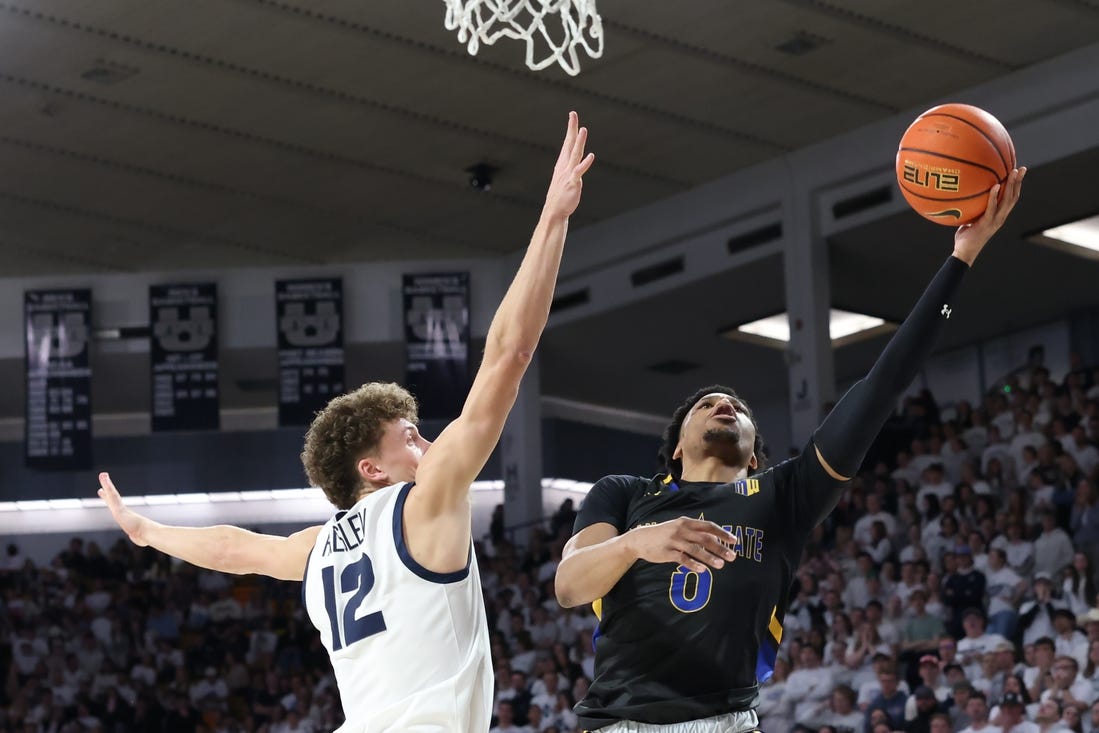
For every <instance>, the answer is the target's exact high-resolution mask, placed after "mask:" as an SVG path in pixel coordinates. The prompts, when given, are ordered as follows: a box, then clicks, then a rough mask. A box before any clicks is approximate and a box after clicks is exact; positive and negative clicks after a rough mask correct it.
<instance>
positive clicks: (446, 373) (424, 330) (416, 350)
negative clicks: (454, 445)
mask: <svg viewBox="0 0 1099 733" xmlns="http://www.w3.org/2000/svg"><path fill="white" fill-rule="evenodd" d="M403 290H404V324H405V352H406V357H407V365H406V368H405V375H406V376H405V386H407V387H408V388H409V390H411V391H412V394H414V395H416V399H417V400H418V401H419V403H420V417H421V418H423V419H425V420H453V419H454V418H456V417H457V416H458V414H459V413H460V412H461V411H462V404H463V403H464V402H465V399H466V393H467V392H469V384H470V376H469V273H468V272H456V273H443V274H427V275H405V276H404V287H403Z"/></svg>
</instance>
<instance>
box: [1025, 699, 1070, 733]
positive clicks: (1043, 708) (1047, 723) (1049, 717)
mask: <svg viewBox="0 0 1099 733" xmlns="http://www.w3.org/2000/svg"><path fill="white" fill-rule="evenodd" d="M1034 722H1035V723H1037V724H1038V730H1039V732H1040V733H1056V732H1057V731H1061V730H1063V729H1062V728H1061V704H1060V703H1059V702H1057V701H1056V700H1049V699H1047V700H1042V702H1040V703H1039V704H1038V712H1037V713H1035V715H1034ZM1065 733H1071V732H1070V731H1065Z"/></svg>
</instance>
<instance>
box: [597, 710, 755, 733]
mask: <svg viewBox="0 0 1099 733" xmlns="http://www.w3.org/2000/svg"><path fill="white" fill-rule="evenodd" d="M598 733H759V718H758V717H757V716H756V711H755V710H745V711H743V712H739V713H727V714H725V715H715V716H714V717H712V718H702V719H700V720H688V721H686V722H684V723H666V724H659V723H635V722H633V721H632V720H620V721H618V722H617V723H612V724H611V725H608V726H607V727H605V728H600V729H599V731H598Z"/></svg>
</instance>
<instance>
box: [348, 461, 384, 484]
mask: <svg viewBox="0 0 1099 733" xmlns="http://www.w3.org/2000/svg"><path fill="white" fill-rule="evenodd" d="M355 469H356V470H357V471H358V472H359V475H360V476H362V478H363V480H365V481H368V482H370V483H374V484H382V483H386V482H388V481H389V473H388V472H387V471H386V470H385V469H383V468H382V467H381V466H380V465H378V459H377V457H376V456H363V457H362V458H360V459H359V461H358V463H356V464H355Z"/></svg>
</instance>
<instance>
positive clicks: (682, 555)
mask: <svg viewBox="0 0 1099 733" xmlns="http://www.w3.org/2000/svg"><path fill="white" fill-rule="evenodd" d="M678 552H679V556H678V557H677V558H676V561H677V562H679V564H680V565H682V566H683V567H685V568H687V569H689V570H693V571H694V572H696V573H704V572H706V571H707V570H708V568H707V567H706V566H705V565H703V564H702V563H700V562H699V561H698V560H695V559H694V558H693V557H691V556H690V555H688V554H687V553H686V552H685V551H683V550H679V551H678Z"/></svg>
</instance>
